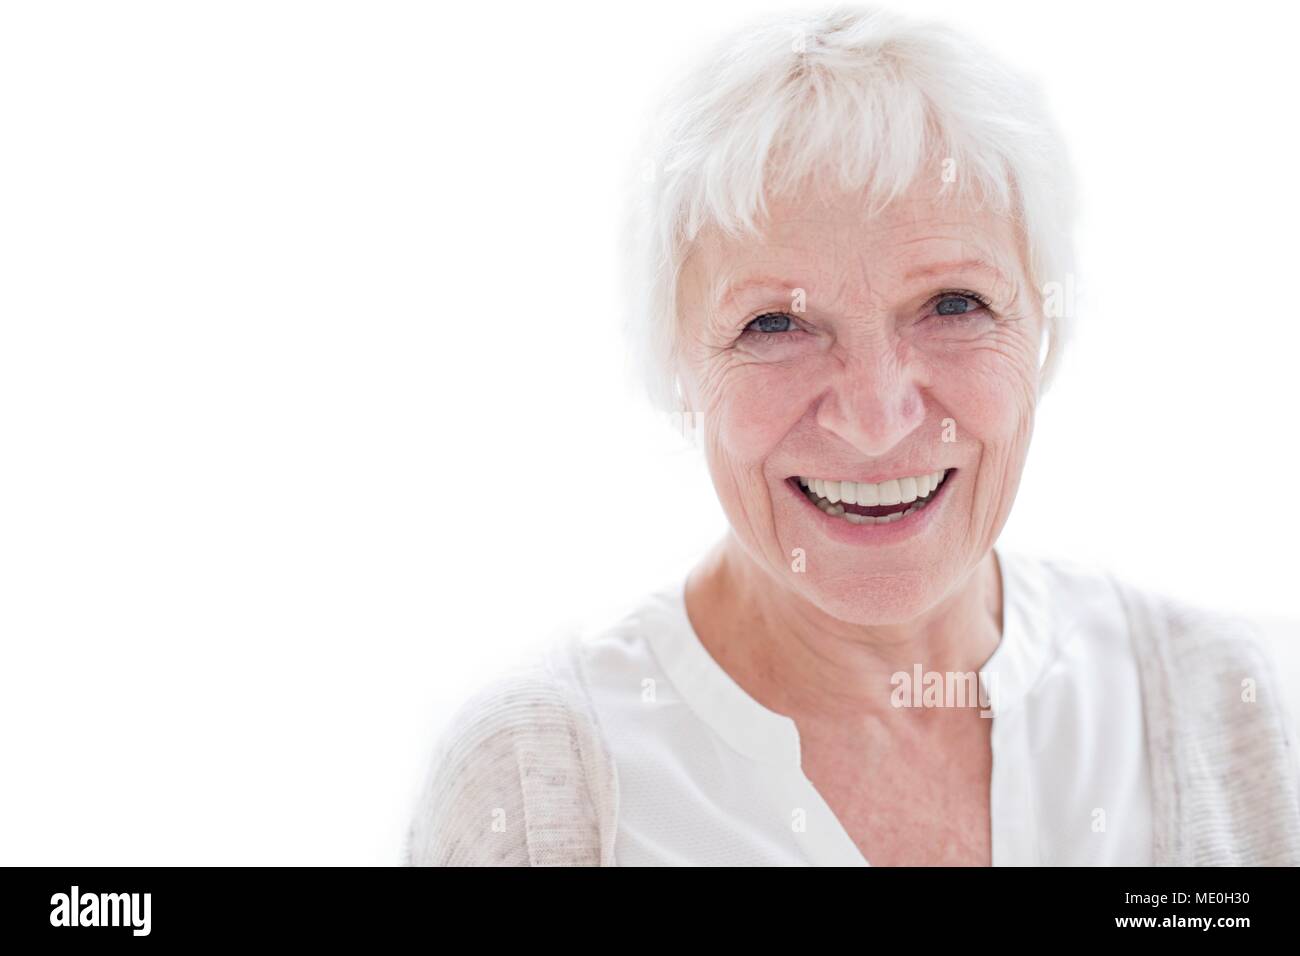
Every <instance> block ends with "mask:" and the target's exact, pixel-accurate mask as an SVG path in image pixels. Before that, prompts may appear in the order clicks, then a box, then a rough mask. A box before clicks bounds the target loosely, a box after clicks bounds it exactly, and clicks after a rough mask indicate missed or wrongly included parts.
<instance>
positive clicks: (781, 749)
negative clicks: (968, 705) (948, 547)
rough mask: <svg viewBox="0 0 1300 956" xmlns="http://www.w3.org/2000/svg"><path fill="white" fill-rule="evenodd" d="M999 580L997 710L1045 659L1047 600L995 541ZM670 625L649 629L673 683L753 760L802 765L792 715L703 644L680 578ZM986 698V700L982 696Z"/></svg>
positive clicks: (1021, 563)
mask: <svg viewBox="0 0 1300 956" xmlns="http://www.w3.org/2000/svg"><path fill="white" fill-rule="evenodd" d="M994 554H995V557H996V559H997V562H998V567H999V569H1000V571H1001V575H1000V577H1001V581H1002V636H1001V639H1000V640H999V642H998V646H997V648H995V650H994V652H993V654H992V655H991V656H990V657H989V659H988V660H987V661H986V662H985V664H984V666H983V667H981V668H980V671H979V675H980V683H981V686H982V687H984V688H985V691H986V693H987V695H988V697H987V700H988V702H989V705H990V706H989V708H988V709H989V710H990V711H991V715H992V716H994V717H996V716H998V715H1001V714H1007V713H1010V712H1012V711H1014V710H1016V709H1017V708H1018V707H1020V705H1021V704H1022V703H1023V701H1024V699H1025V697H1026V695H1027V694H1028V692H1029V690H1030V689H1031V688H1032V686H1033V685H1034V683H1035V682H1036V681H1037V679H1038V677H1039V675H1040V674H1041V673H1042V671H1043V668H1044V666H1045V664H1046V662H1047V657H1048V634H1047V627H1046V620H1045V613H1046V610H1047V602H1046V601H1045V596H1044V584H1043V580H1042V577H1041V574H1040V573H1039V572H1038V569H1037V566H1036V565H1034V564H1033V563H1032V562H1030V561H1028V560H1027V559H1025V558H1024V557H1022V556H1020V555H1015V554H1011V555H1008V554H1006V553H1005V552H1004V551H1003V550H1001V549H998V548H994ZM663 594H664V596H665V598H666V600H665V602H664V607H665V610H666V611H667V613H668V614H669V615H670V617H671V621H670V622H669V623H670V626H668V627H650V628H647V631H648V634H647V638H648V639H649V641H650V643H651V646H652V647H653V649H654V653H655V656H656V658H657V659H658V661H659V664H660V666H661V667H662V668H663V670H664V673H665V674H667V676H668V679H669V680H670V681H671V682H672V685H673V687H675V688H676V689H677V692H678V693H679V694H680V695H681V696H682V698H683V700H684V701H685V702H686V703H687V704H688V705H689V706H690V707H691V709H692V710H693V711H694V712H695V713H696V714H697V715H699V717H700V718H701V719H702V720H704V722H705V723H707V724H708V725H709V726H710V727H712V728H713V730H714V731H715V732H716V733H717V734H718V735H719V736H721V737H722V738H723V740H725V741H726V742H727V744H728V745H729V746H731V747H732V748H733V749H734V750H736V751H738V752H739V753H741V754H744V755H745V756H747V757H750V758H752V759H754V760H757V761H761V762H764V763H774V764H779V765H784V766H794V767H799V766H801V760H800V749H799V731H798V728H797V727H796V725H795V722H794V720H793V719H791V718H789V717H787V716H785V715H784V714H778V713H776V712H775V711H772V710H769V709H768V708H766V707H764V706H763V705H762V704H760V703H759V702H758V701H757V700H755V699H754V698H753V697H751V696H750V695H749V693H748V692H746V691H745V690H744V689H743V688H742V687H741V686H740V685H739V684H737V683H736V682H735V681H734V680H733V679H732V677H731V675H730V674H728V673H727V672H726V671H725V670H723V668H722V665H720V664H719V663H718V662H717V661H716V660H715V659H714V658H713V655H711V654H710V653H709V651H708V650H707V649H706V648H705V646H704V644H703V643H702V642H701V641H700V639H699V636H698V635H697V634H696V633H695V628H694V627H693V626H692V624H691V621H690V617H689V615H688V614H687V611H686V581H685V578H684V577H683V578H682V579H680V580H679V581H677V582H676V583H674V584H673V585H672V586H671V587H669V588H666V589H665V590H664V592H663ZM981 703H983V701H981Z"/></svg>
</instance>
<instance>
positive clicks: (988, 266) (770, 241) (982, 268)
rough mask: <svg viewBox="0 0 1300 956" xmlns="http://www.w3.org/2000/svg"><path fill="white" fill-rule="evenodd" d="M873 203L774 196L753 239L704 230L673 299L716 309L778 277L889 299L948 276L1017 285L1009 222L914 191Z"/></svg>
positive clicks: (1018, 256)
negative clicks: (974, 275) (975, 275)
mask: <svg viewBox="0 0 1300 956" xmlns="http://www.w3.org/2000/svg"><path fill="white" fill-rule="evenodd" d="M869 202H870V200H869V198H868V197H865V196H864V195H863V194H859V193H853V194H843V195H839V196H833V197H829V198H828V197H821V196H817V195H807V196H794V197H787V198H780V199H776V200H773V201H771V202H770V204H769V206H768V216H767V217H766V218H765V219H763V220H762V221H761V222H760V223H759V231H758V233H757V234H749V233H745V234H742V235H727V234H726V233H724V231H723V230H721V229H719V228H717V227H716V226H712V225H710V226H707V227H705V228H704V229H703V230H701V233H700V235H699V236H698V237H697V239H696V241H695V243H694V244H693V245H692V247H691V249H690V251H689V254H688V255H687V258H686V259H685V261H684V263H683V268H682V273H681V283H680V287H679V292H680V295H679V299H680V300H681V301H682V303H683V304H688V303H689V305H691V306H692V307H694V308H699V307H701V306H703V307H705V308H706V309H710V310H712V309H713V308H716V307H721V306H724V305H725V304H726V302H727V301H728V299H729V298H731V297H733V296H735V295H736V294H738V293H740V292H742V291H743V290H744V289H746V288H748V287H750V286H752V285H754V284H757V283H767V284H771V282H772V280H774V279H775V280H777V281H779V282H786V283H788V284H790V285H792V286H794V285H798V286H803V287H809V286H815V287H816V288H817V289H818V292H819V294H821V295H826V296H835V297H837V298H838V297H840V296H848V297H854V298H856V297H862V296H871V297H877V296H888V295H889V294H890V293H891V291H892V290H895V289H898V288H900V287H902V286H904V285H905V284H907V283H911V282H914V281H915V280H916V279H917V278H918V277H922V278H923V277H925V276H926V275H927V274H934V275H938V274H940V273H952V272H954V271H963V272H979V273H983V274H985V275H986V277H987V281H989V282H993V283H996V284H998V285H999V286H1002V287H1003V288H1004V289H1005V287H1007V286H1015V287H1019V286H1021V285H1022V284H1023V282H1024V245H1023V237H1022V235H1021V232H1020V230H1019V229H1018V228H1017V227H1016V225H1015V223H1014V221H1013V220H1012V219H1011V217H1010V216H1008V215H1007V214H1005V213H1002V212H999V211H997V210H996V209H994V208H992V207H991V206H989V205H988V204H981V203H979V202H977V201H975V200H972V199H970V198H965V197H948V196H942V195H938V194H937V193H936V192H935V191H934V190H925V189H923V188H917V187H914V188H913V189H911V190H909V192H908V193H906V194H904V195H901V196H899V197H896V198H895V199H893V200H892V201H891V202H889V203H888V204H886V205H885V206H884V207H883V208H876V209H872V208H870V205H869ZM955 266H960V269H959V270H956V269H954V267H955Z"/></svg>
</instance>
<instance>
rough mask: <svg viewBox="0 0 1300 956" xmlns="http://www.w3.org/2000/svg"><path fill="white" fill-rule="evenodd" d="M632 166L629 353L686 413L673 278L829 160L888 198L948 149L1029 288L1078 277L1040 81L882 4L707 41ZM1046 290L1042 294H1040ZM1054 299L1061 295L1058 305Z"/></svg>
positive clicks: (1060, 166) (951, 190)
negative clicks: (716, 234) (996, 222)
mask: <svg viewBox="0 0 1300 956" xmlns="http://www.w3.org/2000/svg"><path fill="white" fill-rule="evenodd" d="M639 160H640V163H639V165H638V166H637V168H635V169H633V170H631V173H632V182H631V183H630V185H629V199H630V202H629V205H628V208H627V216H628V219H627V222H626V223H625V224H624V233H623V236H624V249H623V252H624V264H625V268H626V273H625V277H624V279H625V281H624V289H625V294H626V295H627V322H628V326H629V328H628V331H629V334H630V343H631V347H632V353H633V358H634V361H635V362H636V363H637V364H638V365H639V366H640V367H641V371H642V372H643V374H644V378H645V382H646V385H647V388H648V391H649V393H650V396H651V398H652V400H653V401H654V402H655V403H656V404H657V405H659V406H660V407H661V408H665V409H670V410H684V406H683V403H682V397H681V391H680V386H679V384H678V381H677V375H676V369H677V361H678V355H677V348H678V346H677V343H678V339H679V336H678V325H679V317H678V314H677V284H678V278H679V275H680V270H681V267H682V263H683V262H684V261H685V259H686V258H687V256H688V255H689V253H690V248H691V244H692V242H693V241H694V240H695V238H696V237H697V236H698V235H699V233H700V231H701V229H703V228H704V227H706V226H708V225H710V224H712V225H714V226H716V227H718V228H719V229H721V230H723V231H724V232H725V233H726V234H728V235H733V236H735V235H742V234H745V233H748V234H749V235H752V236H758V235H760V234H761V229H762V222H761V220H762V218H763V217H764V216H765V215H766V212H767V206H766V201H765V198H764V197H765V191H766V192H770V194H771V195H772V196H784V195H788V194H789V191H790V190H791V189H792V188H794V187H797V186H800V185H802V184H804V183H806V182H807V181H808V180H807V178H806V177H809V176H814V177H815V176H816V175H817V174H819V173H823V172H826V171H830V172H833V173H835V174H837V177H838V182H832V183H826V184H824V185H827V186H835V185H838V186H839V187H840V188H842V189H845V190H849V189H853V190H858V189H866V190H868V195H869V196H870V197H871V201H872V204H873V207H874V208H876V209H880V208H883V207H884V206H885V205H887V204H888V203H889V202H890V201H891V200H892V199H893V198H894V197H896V196H898V195H900V194H901V193H903V192H904V191H906V189H907V188H908V187H909V186H910V185H911V184H912V182H913V181H914V180H915V179H916V178H917V177H918V176H919V175H921V174H922V171H923V170H924V169H925V168H926V167H927V164H928V163H931V162H934V161H936V160H940V161H941V160H949V161H950V165H949V168H950V169H952V170H955V172H956V175H955V179H953V180H952V181H947V179H945V181H944V182H943V183H942V184H941V186H940V187H939V188H938V189H937V190H936V195H939V194H945V195H948V196H950V197H955V198H961V197H963V196H967V195H969V196H971V197H974V198H976V199H977V201H978V202H979V203H981V205H984V204H989V205H992V206H993V208H994V209H995V210H996V211H998V212H1000V213H1002V214H1005V215H1008V216H1010V217H1012V218H1013V220H1014V222H1015V223H1016V225H1017V228H1018V229H1019V231H1020V234H1021V239H1022V241H1023V242H1024V248H1025V252H1026V255H1027V257H1028V261H1027V262H1026V263H1024V265H1025V267H1026V269H1027V271H1028V275H1029V279H1030V282H1031V284H1032V287H1033V289H1034V290H1037V292H1038V293H1039V294H1040V295H1041V294H1044V293H1045V292H1046V284H1047V283H1049V282H1053V283H1061V284H1063V285H1065V284H1069V283H1071V282H1072V273H1073V270H1074V243H1073V230H1074V184H1073V174H1072V172H1071V170H1070V165H1069V161H1068V157H1067V155H1066V150H1065V145H1064V143H1063V141H1062V139H1061V137H1060V135H1059V133H1058V132H1057V130H1056V128H1055V125H1054V123H1053V122H1052V120H1051V117H1050V116H1049V114H1048V111H1047V109H1046V106H1045V104H1044V101H1043V97H1042V94H1041V92H1040V90H1039V87H1038V84H1037V83H1036V81H1034V80H1033V79H1032V78H1030V77H1028V76H1026V75H1024V74H1021V73H1019V72H1016V71H1014V70H1012V69H1011V68H1009V67H1008V66H1006V65H1005V64H1004V63H1002V62H1001V61H999V60H998V59H996V58H995V57H993V56H992V55H991V54H989V53H988V52H987V51H986V50H985V49H983V48H982V47H980V46H979V45H978V44H976V43H975V42H973V41H972V40H971V39H970V38H969V37H967V36H964V35H962V34H961V33H960V32H958V31H956V30H954V29H952V28H950V27H948V26H946V25H943V24H939V23H933V22H928V21H921V20H914V19H911V18H907V17H903V16H900V15H898V14H895V13H893V12H890V11H887V10H881V9H877V8H872V7H836V8H833V9H829V10H826V11H823V12H817V13H796V14H783V15H780V16H776V17H769V18H767V19H764V20H761V21H759V22H757V23H754V24H752V25H750V26H748V27H746V28H744V29H742V30H739V31H737V32H736V33H734V34H731V35H730V36H728V37H727V38H726V39H725V40H723V41H722V42H721V43H719V44H717V45H716V46H715V47H714V48H713V49H712V50H710V51H708V53H707V55H706V56H704V57H703V58H702V59H701V60H700V61H699V63H698V64H697V65H695V66H694V67H693V68H692V69H691V70H689V71H688V72H687V73H686V74H685V75H684V76H682V77H681V78H680V80H679V81H677V82H676V83H675V84H674V85H673V87H672V88H671V89H670V91H669V93H668V95H667V96H666V97H665V98H664V100H663V102H662V103H661V105H660V106H659V108H658V110H657V111H656V113H655V114H654V115H653V117H652V120H651V123H650V124H649V127H648V129H647V133H646V142H645V143H644V144H643V149H642V151H641V153H640V156H639ZM1034 301H1035V302H1041V299H1035V300H1034ZM1057 304H1059V305H1061V306H1063V307H1061V308H1057V307H1055V306H1056V305H1057ZM1071 312H1072V309H1071V308H1070V302H1069V300H1068V297H1067V298H1065V299H1064V300H1063V301H1059V303H1054V307H1053V308H1050V309H1047V310H1045V315H1046V319H1047V324H1046V328H1047V345H1046V355H1045V358H1044V362H1043V368H1042V375H1041V378H1040V380H1041V382H1042V387H1046V384H1047V382H1048V381H1050V379H1051V377H1052V374H1053V372H1054V371H1055V369H1056V366H1057V363H1058V361H1059V356H1060V352H1061V349H1062V346H1063V344H1064V341H1065V339H1066V336H1067V333H1068V331H1069V325H1070V319H1071Z"/></svg>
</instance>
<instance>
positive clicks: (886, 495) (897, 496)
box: [880, 478, 903, 505]
mask: <svg viewBox="0 0 1300 956" xmlns="http://www.w3.org/2000/svg"><path fill="white" fill-rule="evenodd" d="M902 502H903V495H902V493H901V492H900V491H899V488H898V479H897V478H890V479H889V480H888V481H885V482H881V484H880V503H881V504H882V505H897V504H902Z"/></svg>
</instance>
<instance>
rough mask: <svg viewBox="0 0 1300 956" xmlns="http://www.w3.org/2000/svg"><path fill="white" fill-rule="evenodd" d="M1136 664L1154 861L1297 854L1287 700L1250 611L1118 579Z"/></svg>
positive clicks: (1299, 825) (1298, 858)
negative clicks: (1244, 614) (1242, 613)
mask: <svg viewBox="0 0 1300 956" xmlns="http://www.w3.org/2000/svg"><path fill="white" fill-rule="evenodd" d="M1116 583H1117V584H1118V585H1119V590H1120V592H1121V595H1122V597H1123V599H1124V604H1125V607H1126V610H1127V612H1128V614H1129V618H1130V622H1131V629H1132V634H1133V637H1134V643H1135V649H1136V652H1137V655H1138V662H1139V666H1140V672H1141V674H1142V684H1143V696H1144V698H1145V712H1146V719H1147V741H1148V754H1149V758H1150V762H1151V776H1152V796H1153V811H1154V815H1155V833H1154V851H1155V862H1156V863H1157V865H1172V866H1278V865H1282V866H1296V865H1300V758H1297V753H1296V740H1295V735H1296V729H1295V723H1294V720H1293V716H1292V706H1291V704H1290V703H1289V702H1288V700H1287V692H1288V691H1289V688H1287V687H1285V686H1284V682H1283V678H1282V675H1281V673H1280V672H1279V670H1278V668H1277V666H1276V663H1275V660H1274V657H1273V655H1272V653H1271V651H1270V650H1269V648H1268V644H1267V642H1266V641H1265V640H1264V638H1263V636H1262V634H1261V632H1260V631H1259V629H1258V628H1257V627H1256V626H1255V625H1254V624H1253V623H1252V622H1250V621H1247V620H1244V619H1240V618H1236V617H1233V616H1231V615H1226V614H1222V613H1218V612H1215V611H1211V610H1207V609H1205V608H1202V607H1197V606H1194V605H1191V604H1188V603H1186V602H1182V601H1175V600H1171V599H1169V598H1167V597H1165V596H1163V595H1157V594H1153V593H1145V592H1142V591H1139V590H1137V589H1135V588H1133V587H1131V586H1126V585H1123V584H1120V583H1119V582H1118V581H1117V582H1116Z"/></svg>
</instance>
